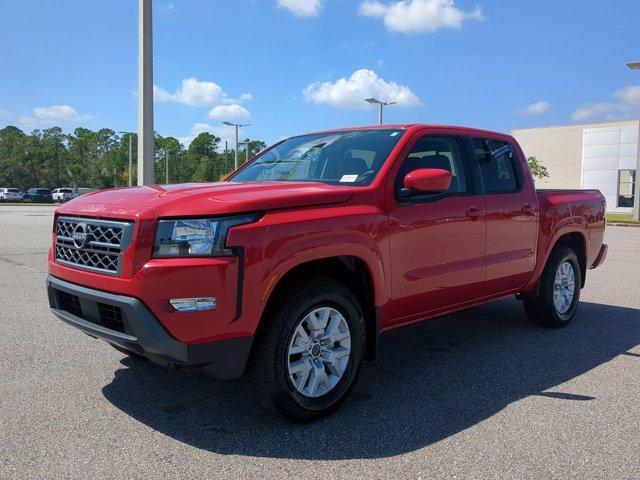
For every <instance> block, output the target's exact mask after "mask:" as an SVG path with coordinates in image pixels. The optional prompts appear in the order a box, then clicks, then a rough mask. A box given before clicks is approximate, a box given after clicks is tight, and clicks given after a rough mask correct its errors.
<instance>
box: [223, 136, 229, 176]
mask: <svg viewBox="0 0 640 480" xmlns="http://www.w3.org/2000/svg"><path fill="white" fill-rule="evenodd" d="M228 150H229V142H227V141H226V140H225V141H224V173H225V174H226V173H227V163H228V159H227V156H228V155H227V151H228Z"/></svg>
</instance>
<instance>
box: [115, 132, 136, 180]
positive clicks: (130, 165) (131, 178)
mask: <svg viewBox="0 0 640 480" xmlns="http://www.w3.org/2000/svg"><path fill="white" fill-rule="evenodd" d="M118 133H121V134H123V135H129V186H130V187H131V186H133V143H132V141H133V133H131V132H118Z"/></svg>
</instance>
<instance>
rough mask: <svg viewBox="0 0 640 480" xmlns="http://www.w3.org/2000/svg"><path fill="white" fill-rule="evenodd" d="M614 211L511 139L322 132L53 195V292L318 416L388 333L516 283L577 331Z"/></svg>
mask: <svg viewBox="0 0 640 480" xmlns="http://www.w3.org/2000/svg"><path fill="white" fill-rule="evenodd" d="M604 213H605V202H604V197H603V196H602V194H601V193H600V192H599V191H597V190H547V191H536V190H535V187H534V183H533V180H532V177H531V174H530V172H529V170H528V165H527V161H526V158H525V156H524V155H523V152H522V150H521V148H520V146H519V145H518V143H517V142H516V140H515V139H514V138H513V137H511V136H509V135H504V134H500V133H494V132H488V131H484V130H476V129H470V128H462V127H444V126H432V125H398V126H384V127H366V128H355V129H345V130H335V131H329V132H324V133H314V134H309V135H302V136H297V137H293V138H289V139H287V140H284V141H282V142H280V143H278V144H276V145H275V146H273V147H271V148H270V149H268V150H266V151H264V152H262V153H261V154H259V155H258V156H257V157H256V158H254V159H253V160H252V161H251V162H249V163H248V164H246V165H244V166H242V167H241V168H240V169H239V170H237V171H236V172H234V173H233V174H232V175H231V176H230V178H229V180H228V181H224V182H220V183H212V184H202V185H193V184H190V185H167V186H163V187H162V188H150V187H146V186H142V187H137V188H132V189H125V190H123V189H117V190H110V191H102V192H96V193H90V194H87V195H84V196H82V197H80V198H78V199H77V200H75V201H74V202H71V203H68V204H65V205H63V206H61V207H59V209H58V210H57V212H56V215H55V219H54V232H55V235H54V238H53V239H52V248H51V251H50V254H49V276H48V280H47V283H48V292H49V301H50V305H51V309H52V311H53V313H54V314H55V315H56V316H57V317H59V318H60V319H62V320H63V321H65V322H67V323H68V324H70V325H72V326H74V327H76V328H78V329H80V330H82V331H84V332H85V333H87V334H89V335H90V336H92V337H96V338H99V339H102V340H105V341H107V342H109V343H110V344H112V345H113V346H114V347H115V348H117V349H118V350H120V351H123V352H126V353H129V354H130V355H136V356H142V357H145V358H147V359H149V360H151V361H153V362H157V363H159V364H161V365H165V366H170V367H174V368H192V369H196V370H199V371H201V372H205V373H207V374H209V375H210V376H212V377H213V378H216V379H219V380H230V379H235V378H238V377H240V376H242V375H244V382H245V384H246V385H247V391H248V392H250V394H251V395H252V398H253V399H254V401H255V403H256V404H257V405H262V406H266V407H268V408H270V409H272V410H274V411H277V412H279V413H280V414H282V415H284V416H285V417H287V418H289V419H292V420H294V421H301V422H306V421H311V420H314V419H317V418H319V417H321V416H323V415H326V414H328V413H329V412H331V411H332V410H334V409H336V408H337V407H338V406H339V405H340V404H341V402H342V401H344V399H345V398H346V396H347V395H348V393H349V391H350V390H351V388H352V387H353V385H354V383H355V382H356V379H357V377H358V372H359V371H360V366H361V364H362V362H363V360H371V359H373V358H374V357H375V354H376V348H377V345H378V341H379V337H380V334H381V333H383V332H387V331H390V330H393V329H395V328H398V327H401V326H404V325H409V324H412V323H415V322H418V321H422V320H427V319H431V318H435V317H437V316H441V315H443V314H446V313H451V312H455V311H459V310H462V309H465V308H468V307H472V306H475V305H478V304H481V303H484V302H487V301H489V300H493V299H497V298H500V297H505V296H509V295H516V296H517V298H519V299H520V300H521V301H522V302H523V303H524V308H525V310H526V313H527V314H528V315H529V317H530V318H531V320H532V321H533V322H535V323H537V324H539V325H544V326H548V327H563V326H565V325H567V324H568V323H569V322H570V321H571V319H572V318H573V317H574V315H575V313H576V308H577V307H578V301H579V298H580V290H581V288H582V287H583V286H584V284H585V278H586V275H587V272H588V270H589V269H590V268H596V267H597V266H599V265H600V264H601V263H602V262H603V261H604V259H605V257H606V254H607V246H606V245H604V244H603V242H602V241H603V235H604V230H605V217H604ZM558 348H562V346H561V345H559V346H558ZM381 361H382V362H384V359H381ZM141 388H142V386H141Z"/></svg>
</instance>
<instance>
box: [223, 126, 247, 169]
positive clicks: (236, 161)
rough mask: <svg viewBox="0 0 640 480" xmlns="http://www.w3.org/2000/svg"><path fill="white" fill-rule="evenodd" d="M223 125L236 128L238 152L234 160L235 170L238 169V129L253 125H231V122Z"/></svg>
mask: <svg viewBox="0 0 640 480" xmlns="http://www.w3.org/2000/svg"><path fill="white" fill-rule="evenodd" d="M222 124H223V125H226V126H227V127H236V151H235V158H234V170H237V169H238V166H239V165H238V129H239V128H241V127H248V126H249V125H251V124H250V123H246V124H244V125H241V124H238V123H231V122H222Z"/></svg>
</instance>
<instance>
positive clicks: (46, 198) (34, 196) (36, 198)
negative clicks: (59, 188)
mask: <svg viewBox="0 0 640 480" xmlns="http://www.w3.org/2000/svg"><path fill="white" fill-rule="evenodd" d="M24 198H25V200H31V201H32V202H40V203H51V202H53V197H52V196H51V190H49V189H48V188H36V187H33V188H30V189H29V190H27V193H26V194H25V196H24Z"/></svg>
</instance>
